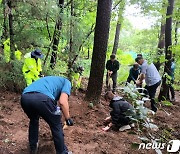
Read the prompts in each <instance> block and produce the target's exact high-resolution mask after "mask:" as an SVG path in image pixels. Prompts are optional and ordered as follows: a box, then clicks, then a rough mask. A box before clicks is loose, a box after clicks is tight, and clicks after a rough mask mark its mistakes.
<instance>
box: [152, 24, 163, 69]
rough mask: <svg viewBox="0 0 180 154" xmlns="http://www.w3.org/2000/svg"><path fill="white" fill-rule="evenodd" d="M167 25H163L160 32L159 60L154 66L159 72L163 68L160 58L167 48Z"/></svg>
mask: <svg viewBox="0 0 180 154" xmlns="http://www.w3.org/2000/svg"><path fill="white" fill-rule="evenodd" d="M165 26H166V25H165V24H164V23H161V30H160V36H159V42H158V51H157V59H156V62H155V63H154V65H155V66H156V68H157V70H158V71H159V70H160V67H161V60H160V56H161V55H162V54H163V53H164V47H165Z"/></svg>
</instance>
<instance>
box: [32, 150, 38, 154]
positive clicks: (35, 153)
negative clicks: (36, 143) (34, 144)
mask: <svg viewBox="0 0 180 154" xmlns="http://www.w3.org/2000/svg"><path fill="white" fill-rule="evenodd" d="M37 152H38V149H35V150H30V154H37Z"/></svg>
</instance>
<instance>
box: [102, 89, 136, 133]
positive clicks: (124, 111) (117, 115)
mask: <svg viewBox="0 0 180 154" xmlns="http://www.w3.org/2000/svg"><path fill="white" fill-rule="evenodd" d="M104 97H105V100H106V101H110V104H109V106H110V107H111V108H112V111H111V112H110V115H111V116H110V117H107V118H106V119H105V121H110V123H109V124H108V125H107V126H106V127H105V128H103V131H107V130H109V129H110V128H111V127H112V126H114V127H115V128H118V129H119V131H124V130H126V129H131V126H130V124H131V119H130V118H129V117H127V116H129V115H133V110H134V108H133V106H132V105H131V104H130V103H128V102H127V101H126V100H124V99H123V98H122V97H119V96H116V95H114V94H113V93H112V92H111V91H108V92H106V94H105V96H104Z"/></svg>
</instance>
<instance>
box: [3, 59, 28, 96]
mask: <svg viewBox="0 0 180 154" xmlns="http://www.w3.org/2000/svg"><path fill="white" fill-rule="evenodd" d="M0 66H1V67H0V88H1V90H9V91H12V92H18V93H20V92H22V90H23V89H24V87H25V86H26V85H25V80H24V77H23V73H22V66H23V62H21V61H16V60H14V61H11V62H10V63H5V61H4V60H3V59H2V60H1V61H0Z"/></svg>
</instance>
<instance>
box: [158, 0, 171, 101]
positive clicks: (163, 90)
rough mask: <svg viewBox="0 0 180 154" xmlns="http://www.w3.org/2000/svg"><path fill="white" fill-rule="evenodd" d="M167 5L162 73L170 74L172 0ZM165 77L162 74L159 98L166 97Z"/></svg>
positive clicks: (167, 90) (167, 91)
mask: <svg viewBox="0 0 180 154" xmlns="http://www.w3.org/2000/svg"><path fill="white" fill-rule="evenodd" d="M168 3H169V5H168V7H167V13H166V28H165V59H166V62H165V67H164V74H168V75H170V74H171V58H172V51H171V48H170V47H171V46H172V38H171V31H172V14H173V7H174V0H168ZM166 80H167V78H166V77H165V76H164V77H163V80H162V87H161V91H160V94H159V100H160V101H161V100H164V99H168V93H169V86H168V84H167V83H166Z"/></svg>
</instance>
